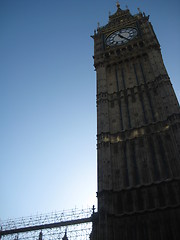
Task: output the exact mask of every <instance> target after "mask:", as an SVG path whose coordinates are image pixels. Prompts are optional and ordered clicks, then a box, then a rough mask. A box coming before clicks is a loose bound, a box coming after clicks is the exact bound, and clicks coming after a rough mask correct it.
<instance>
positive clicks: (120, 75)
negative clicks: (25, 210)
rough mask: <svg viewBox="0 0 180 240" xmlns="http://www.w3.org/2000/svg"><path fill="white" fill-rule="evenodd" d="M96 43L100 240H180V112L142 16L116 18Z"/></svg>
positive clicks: (96, 225)
mask: <svg viewBox="0 0 180 240" xmlns="http://www.w3.org/2000/svg"><path fill="white" fill-rule="evenodd" d="M92 37H93V39H94V67H95V70H96V75H97V76H96V80H97V161H98V162H97V166H98V191H97V197H98V214H97V215H95V216H94V218H93V231H92V234H91V239H92V240H145V239H146V240H156V239H158V240H178V239H180V227H179V226H180V108H179V103H178V101H177V98H176V95H175V93H174V90H173V87H172V84H171V81H170V78H169V76H168V73H167V71H166V68H165V66H164V63H163V59H162V55H161V49H160V44H159V42H158V39H157V37H156V35H155V32H154V30H153V27H152V24H151V23H150V21H149V16H146V14H145V13H142V12H141V11H140V10H139V12H138V13H137V14H135V15H132V14H131V13H130V11H129V9H125V10H122V9H121V8H120V5H119V3H117V11H116V12H115V13H114V14H112V15H110V16H109V22H108V23H107V25H105V26H103V27H98V29H97V31H95V32H94V35H93V36H92Z"/></svg>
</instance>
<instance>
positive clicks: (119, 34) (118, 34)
mask: <svg viewBox="0 0 180 240" xmlns="http://www.w3.org/2000/svg"><path fill="white" fill-rule="evenodd" d="M118 36H119V37H121V38H124V39H126V40H127V41H129V39H128V38H126V37H124V36H123V35H121V34H118Z"/></svg>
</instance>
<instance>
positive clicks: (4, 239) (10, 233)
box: [0, 206, 95, 240]
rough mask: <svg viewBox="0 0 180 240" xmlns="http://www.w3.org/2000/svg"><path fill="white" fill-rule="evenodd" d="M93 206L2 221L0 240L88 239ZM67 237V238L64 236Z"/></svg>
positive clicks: (0, 223) (0, 224)
mask: <svg viewBox="0 0 180 240" xmlns="http://www.w3.org/2000/svg"><path fill="white" fill-rule="evenodd" d="M94 210H95V208H94V206H93V208H87V209H82V210H79V209H76V208H75V209H72V210H65V211H61V212H52V213H50V214H41V215H36V216H29V217H23V218H17V219H9V220H7V221H3V222H0V226H1V230H0V240H22V239H28V240H56V239H61V240H62V239H63V237H64V236H65V235H66V233H67V237H68V240H75V239H76V240H87V239H89V236H90V233H91V230H92V215H93V214H94ZM64 239H66V238H64Z"/></svg>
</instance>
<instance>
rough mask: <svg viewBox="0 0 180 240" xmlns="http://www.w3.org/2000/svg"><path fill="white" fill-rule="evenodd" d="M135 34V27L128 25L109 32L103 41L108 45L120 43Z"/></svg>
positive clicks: (123, 42) (128, 39) (125, 41)
mask: <svg viewBox="0 0 180 240" xmlns="http://www.w3.org/2000/svg"><path fill="white" fill-rule="evenodd" d="M135 36H137V30H136V28H131V27H129V28H123V29H121V30H119V31H116V32H114V33H112V34H110V35H109V36H108V37H107V38H106V40H105V41H106V44H107V45H108V46H115V45H122V44H125V43H127V42H128V41H130V40H131V39H133V38H134V37H135Z"/></svg>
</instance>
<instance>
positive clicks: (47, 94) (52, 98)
mask: <svg viewBox="0 0 180 240" xmlns="http://www.w3.org/2000/svg"><path fill="white" fill-rule="evenodd" d="M115 3H116V1H115V0H106V1H105V0H89V1H87V0H86V1H85V0H84V1H82V0H76V1H74V0H66V1H65V0H0V116H1V117H0V219H3V220H4V219H7V218H16V217H21V216H28V215H31V214H32V215H33V214H36V213H46V212H51V211H54V210H62V209H71V208H74V207H75V206H76V207H78V208H81V207H87V206H92V205H93V204H96V182H97V179H96V178H97V176H96V89H95V86H96V82H95V77H96V76H95V71H94V67H93V59H92V55H93V40H92V39H91V38H90V35H93V32H94V29H96V28H97V22H100V25H101V26H102V25H105V24H106V23H107V21H108V14H109V11H111V13H114V12H115V11H116V4H115ZM120 4H121V8H122V9H125V6H126V4H127V5H128V7H129V9H130V11H131V13H132V14H135V13H137V7H140V9H141V10H142V11H144V12H145V13H146V14H147V15H148V14H149V15H150V20H151V22H152V24H153V26H154V30H155V32H156V34H157V37H158V39H159V42H160V44H161V49H162V54H163V59H164V62H165V66H166V67H167V71H168V73H169V75H170V78H171V81H172V83H173V86H174V88H175V91H176V93H177V96H178V98H179V99H180V79H179V77H180V54H179V53H180V45H179V43H180V31H179V26H180V14H179V12H180V2H179V0H171V1H170V0H131V1H130V0H129V1H128V0H127V1H124V0H122V1H120Z"/></svg>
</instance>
